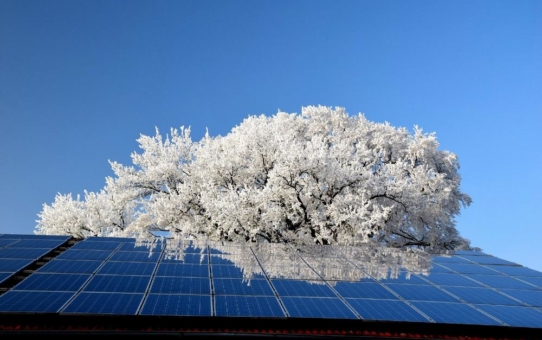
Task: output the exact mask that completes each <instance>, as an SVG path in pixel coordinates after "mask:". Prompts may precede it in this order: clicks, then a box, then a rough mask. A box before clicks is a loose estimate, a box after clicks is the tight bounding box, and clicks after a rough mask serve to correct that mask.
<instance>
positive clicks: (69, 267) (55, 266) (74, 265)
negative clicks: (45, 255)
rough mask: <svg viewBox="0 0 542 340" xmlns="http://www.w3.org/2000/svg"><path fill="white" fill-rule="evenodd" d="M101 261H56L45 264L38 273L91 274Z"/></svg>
mask: <svg viewBox="0 0 542 340" xmlns="http://www.w3.org/2000/svg"><path fill="white" fill-rule="evenodd" d="M102 263H103V261H77V260H57V259H54V260H52V261H50V262H47V263H46V264H45V265H44V266H43V267H41V268H39V269H38V270H37V271H36V272H38V273H71V274H77V273H79V274H91V273H93V272H94V271H95V270H96V269H98V267H99V266H101V265H102Z"/></svg>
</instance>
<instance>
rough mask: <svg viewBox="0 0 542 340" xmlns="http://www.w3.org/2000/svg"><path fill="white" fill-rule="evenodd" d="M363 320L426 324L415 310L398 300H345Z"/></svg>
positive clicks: (426, 320)
mask: <svg viewBox="0 0 542 340" xmlns="http://www.w3.org/2000/svg"><path fill="white" fill-rule="evenodd" d="M346 301H347V302H348V303H349V304H350V305H351V306H352V307H353V308H354V309H355V310H356V312H357V313H358V314H359V315H360V316H361V317H362V318H363V319H365V320H389V321H410V322H428V319H427V318H425V317H424V316H423V315H421V314H420V313H418V312H417V311H416V310H415V309H413V308H412V307H410V306H409V305H407V304H406V303H405V302H403V301H399V300H372V299H346Z"/></svg>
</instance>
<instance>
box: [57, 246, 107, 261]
mask: <svg viewBox="0 0 542 340" xmlns="http://www.w3.org/2000/svg"><path fill="white" fill-rule="evenodd" d="M112 254H113V251H111V250H87V249H84V250H78V249H71V248H70V249H68V250H66V251H65V252H63V253H62V254H60V255H58V256H57V257H56V258H55V259H63V260H64V259H65V260H101V261H105V260H107V259H108V258H109V257H111V255H112Z"/></svg>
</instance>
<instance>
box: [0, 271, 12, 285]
mask: <svg viewBox="0 0 542 340" xmlns="http://www.w3.org/2000/svg"><path fill="white" fill-rule="evenodd" d="M11 275H13V274H12V273H0V283H2V282H4V281H5V280H6V279H7V278H9V277H10V276H11Z"/></svg>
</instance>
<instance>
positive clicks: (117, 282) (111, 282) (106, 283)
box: [83, 275, 151, 293]
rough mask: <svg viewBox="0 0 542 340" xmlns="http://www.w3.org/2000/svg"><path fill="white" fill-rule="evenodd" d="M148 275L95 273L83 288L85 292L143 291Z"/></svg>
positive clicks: (147, 281)
mask: <svg viewBox="0 0 542 340" xmlns="http://www.w3.org/2000/svg"><path fill="white" fill-rule="evenodd" d="M150 279H151V278H150V276H139V275H138V276H135V275H96V276H94V277H93V278H92V279H91V280H90V281H89V283H88V284H87V285H86V287H85V288H84V289H83V290H84V291H87V292H110V293H144V292H145V291H146V290H147V286H148V285H149V281H150Z"/></svg>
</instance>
